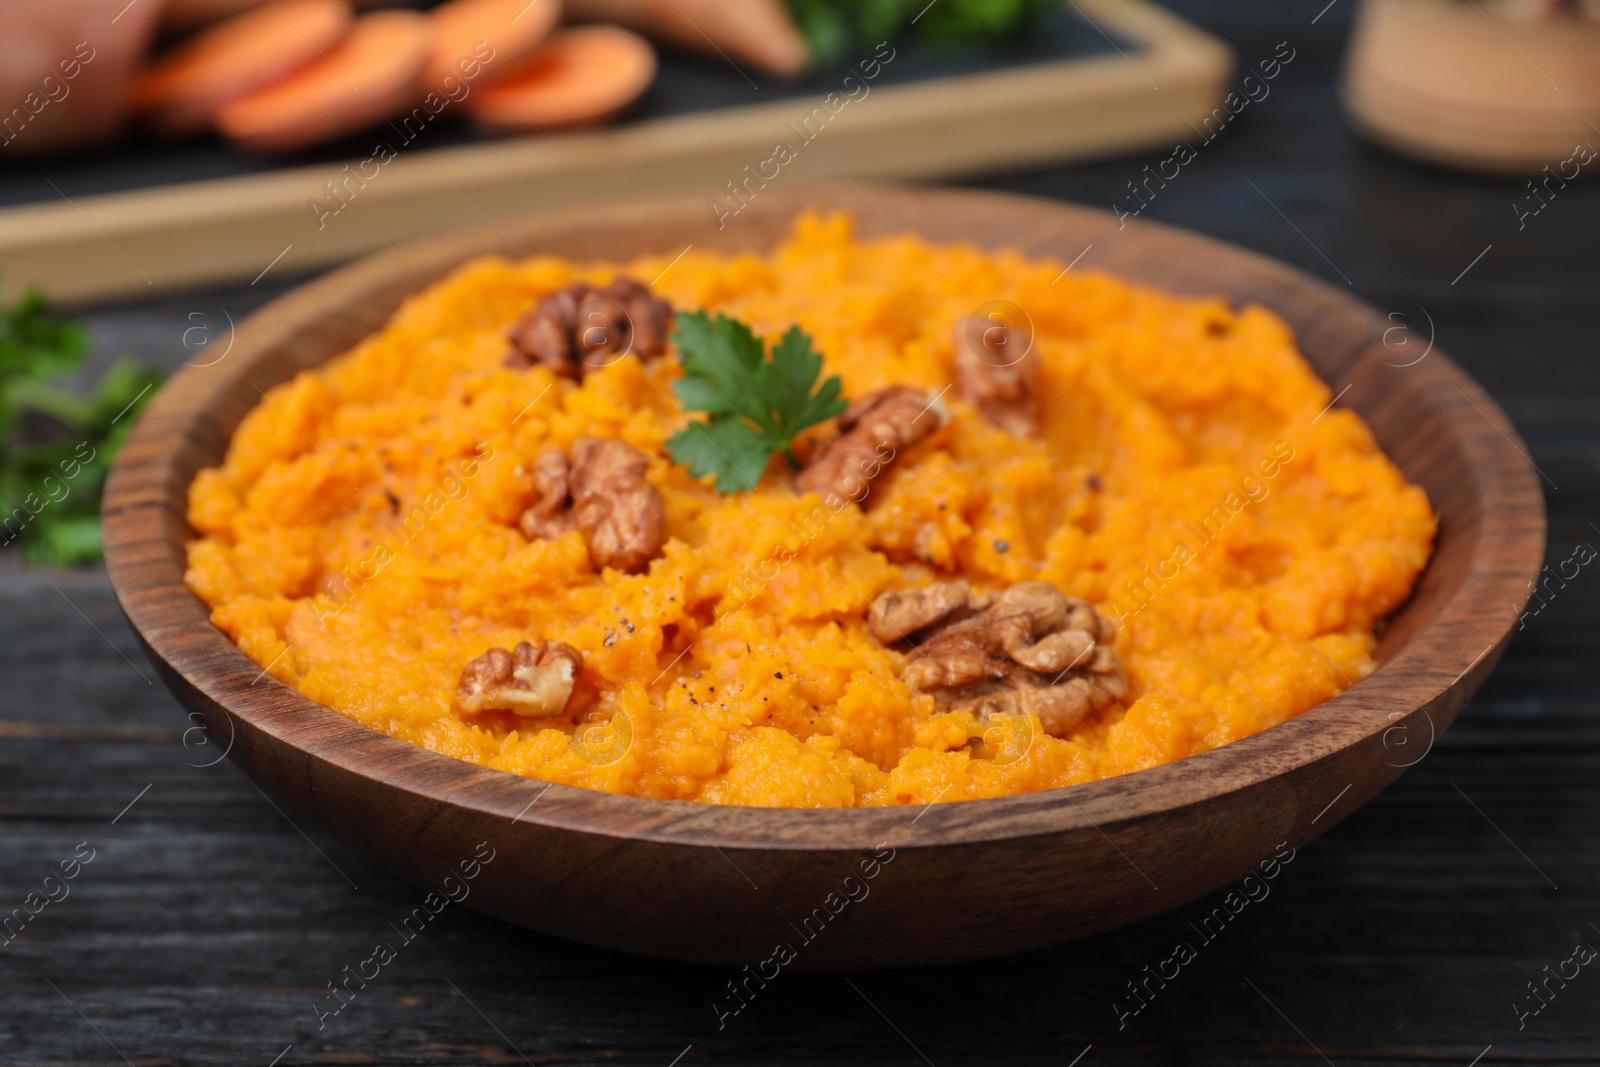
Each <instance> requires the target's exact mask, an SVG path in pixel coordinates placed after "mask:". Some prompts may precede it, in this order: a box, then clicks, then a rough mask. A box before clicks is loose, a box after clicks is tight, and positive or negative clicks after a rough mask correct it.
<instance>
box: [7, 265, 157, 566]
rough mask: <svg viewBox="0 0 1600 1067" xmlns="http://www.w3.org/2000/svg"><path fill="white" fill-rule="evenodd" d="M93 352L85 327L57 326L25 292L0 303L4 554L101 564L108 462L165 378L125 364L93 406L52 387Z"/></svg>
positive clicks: (102, 384)
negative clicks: (15, 551) (9, 549)
mask: <svg viewBox="0 0 1600 1067" xmlns="http://www.w3.org/2000/svg"><path fill="white" fill-rule="evenodd" d="M87 352H88V338H87V335H86V334H85V333H84V331H83V327H81V326H79V325H78V324H77V323H75V322H73V321H71V320H69V319H62V318H56V317H54V316H51V315H49V314H48V313H47V312H46V310H45V305H44V300H43V298H42V297H41V296H40V295H39V294H38V293H36V292H28V293H26V294H24V295H23V296H21V297H19V298H18V299H17V300H16V302H15V303H13V304H11V305H9V306H7V305H5V304H3V303H0V545H8V544H12V543H19V544H20V545H21V546H22V552H23V555H24V557H25V558H27V560H28V561H29V562H33V563H53V564H56V565H58V566H65V565H67V564H72V563H81V562H87V561H91V560H96V559H99V558H100V494H101V491H102V490H103V489H104V487H105V478H106V473H107V472H108V471H109V470H110V467H111V458H112V457H113V456H114V455H116V452H117V448H118V447H119V446H120V445H121V444H122V440H123V438H124V437H126V436H127V434H128V431H129V430H130V429H131V428H132V427H133V423H134V421H135V419H136V417H137V416H138V413H139V409H140V408H142V407H143V406H144V404H146V403H148V402H149V400H150V397H151V395H153V393H154V391H155V390H154V386H155V385H156V384H158V383H159V382H160V381H161V375H160V374H159V373H157V372H156V371H154V370H151V369H149V368H147V367H141V366H138V365H137V364H134V363H130V362H128V361H126V360H124V361H120V362H118V363H116V364H114V365H113V366H112V367H111V368H110V369H109V370H107V371H106V373H105V374H104V376H102V377H101V379H100V381H99V383H98V384H97V385H96V387H95V389H94V391H93V392H92V393H91V394H90V395H89V396H87V397H80V396H77V395H74V394H72V393H69V392H67V391H65V390H63V389H61V388H60V387H58V386H57V385H54V384H52V382H51V379H53V378H56V377H59V376H62V375H65V374H68V373H70V372H72V371H74V370H76V369H77V368H78V367H79V365H80V364H81V363H82V362H83V358H84V356H85V355H86V353H87Z"/></svg>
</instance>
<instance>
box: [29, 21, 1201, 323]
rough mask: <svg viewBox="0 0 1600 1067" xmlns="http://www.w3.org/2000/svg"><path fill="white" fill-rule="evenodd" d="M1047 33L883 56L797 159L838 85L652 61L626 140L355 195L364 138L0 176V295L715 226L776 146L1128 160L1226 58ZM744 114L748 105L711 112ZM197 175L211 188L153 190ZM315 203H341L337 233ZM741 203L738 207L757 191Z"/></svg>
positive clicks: (818, 154)
mask: <svg viewBox="0 0 1600 1067" xmlns="http://www.w3.org/2000/svg"><path fill="white" fill-rule="evenodd" d="M1049 29H1050V32H1049V33H1041V34H1037V35H1033V36H1032V37H1030V38H1029V40H1027V41H1025V42H1021V43H1020V44H1019V45H1017V46H1012V47H1008V48H1006V49H1004V50H1002V49H999V48H997V47H991V48H989V49H982V48H966V49H962V50H959V52H958V53H957V54H956V55H955V56H954V58H952V56H951V54H949V53H944V54H939V53H932V52H931V51H930V50H926V49H920V48H918V47H917V46H914V45H910V44H904V43H903V42H902V43H898V45H896V43H891V45H892V46H897V47H898V51H897V53H896V55H895V59H894V61H892V62H891V63H890V64H888V65H887V66H886V67H884V68H883V74H882V75H881V76H880V77H879V78H878V79H877V80H876V81H875V82H874V83H873V84H872V87H871V90H870V93H869V94H868V95H867V96H865V97H863V98H862V99H860V100H859V101H857V102H854V103H851V104H849V105H847V106H846V107H845V108H844V109H843V110H841V111H840V112H839V113H838V114H837V115H836V116H834V117H833V118H832V120H831V121H829V122H828V123H827V124H826V125H825V126H824V127H823V128H822V131H821V132H820V133H818V134H816V135H815V136H814V139H812V140H810V141H809V142H802V141H801V139H800V138H799V137H797V136H796V134H795V133H794V132H793V130H792V129H791V124H793V125H794V126H796V127H798V125H799V124H800V122H801V120H802V119H803V118H804V117H805V116H806V115H808V114H810V113H811V109H812V108H813V107H814V106H816V105H818V104H819V103H820V102H821V100H822V98H823V97H824V96H825V95H826V94H827V93H828V92H831V91H834V90H835V89H837V88H838V87H839V84H840V82H841V81H842V78H843V76H844V74H846V73H847V72H848V71H847V70H846V69H845V68H843V67H841V68H839V69H837V70H832V71H825V72H821V73H819V74H817V75H815V76H813V77H812V78H810V79H808V80H807V82H805V83H802V84H801V85H798V86H784V85H781V84H778V83H763V82H760V81H759V79H757V78H755V77H749V78H747V77H746V75H745V73H743V72H735V71H734V70H732V69H723V68H721V67H719V66H717V65H715V64H706V63H704V62H699V61H694V62H691V61H686V60H677V59H675V58H674V57H671V56H666V57H664V59H663V69H662V76H661V78H660V79H659V80H658V83H657V85H656V86H655V87H654V88H653V89H652V95H651V96H650V97H648V98H647V99H646V100H645V101H644V102H643V103H642V106H641V108H640V109H639V110H638V111H637V112H636V113H635V115H634V117H633V118H632V119H631V120H629V121H627V122H626V123H623V124H621V125H618V126H615V127H611V128H607V129H602V130H595V131H588V132H580V133H568V134H560V135H544V136H526V137H516V138H511V139H500V140H473V139H472V138H473V135H472V134H470V133H469V132H467V131H465V130H464V129H458V130H457V131H455V132H454V133H447V132H446V131H444V130H440V131H439V132H440V133H441V134H445V135H446V136H453V137H454V138H455V139H456V141H457V142H458V143H454V144H449V145H446V146H443V147H432V148H424V147H422V144H423V141H424V140H425V139H419V140H418V142H417V144H416V145H415V146H409V147H408V146H406V144H405V142H404V141H401V140H400V138H399V137H398V135H396V136H394V137H390V141H391V143H398V144H399V145H400V147H399V150H398V153H397V158H395V159H393V160H392V161H390V162H388V163H387V164H385V165H383V166H381V167H378V168H377V174H376V176H375V177H373V178H371V180H368V181H364V182H359V181H348V180H346V175H347V173H349V172H347V171H346V170H345V167H346V166H347V165H352V172H355V171H357V168H356V167H354V166H353V165H354V164H356V163H358V162H359V161H360V160H362V159H365V158H368V157H370V156H371V154H372V151H371V147H370V139H369V140H363V141H357V142H352V143H351V144H349V145H346V146H343V148H342V150H339V151H336V152H334V153H330V154H328V155H327V156H326V157H325V158H323V159H322V160H320V161H319V162H316V163H314V164H310V165H306V164H305V163H304V162H301V163H299V164H298V165H294V166H289V167H278V168H274V169H268V168H266V167H265V166H263V165H259V164H256V163H252V162H250V161H247V160H244V159H242V158H240V157H238V156H235V155H232V154H231V153H228V152H226V151H225V150H224V149H222V148H221V146H219V145H215V144H213V145H200V146H185V147H175V148H150V147H145V148H140V147H139V146H137V145H133V146H130V147H128V148H125V149H123V150H122V151H120V152H118V153H113V154H111V155H110V156H109V157H96V158H94V159H91V160H85V161H82V162H80V163H78V164H76V165H73V164H63V163H59V162H58V163H55V164H51V165H31V166H28V167H24V168H21V169H20V170H19V169H17V168H12V169H11V170H10V171H9V172H8V174H7V175H5V176H3V177H0V202H3V203H9V205H10V206H7V207H4V208H0V275H3V276H4V278H5V281H6V284H7V285H8V286H16V285H19V284H36V285H39V286H41V287H42V288H43V289H44V290H45V291H46V292H47V293H48V294H49V295H50V296H51V297H52V298H54V299H55V300H57V301H58V302H68V303H70V302H81V301H87V300H95V299H104V298H116V297H126V296H133V295H137V294H139V293H148V292H151V291H153V290H155V289H158V288H174V287H181V286H192V285H199V284H216V283H220V282H229V281H241V280H245V281H248V280H251V279H255V278H258V277H260V276H262V275H263V274H264V273H265V272H266V271H268V270H272V271H276V272H292V271H304V270H307V269H311V268H316V267H321V266H325V265H328V264H331V263H337V262H340V261H343V260H346V259H349V258H350V257H352V256H356V255H359V254H361V253H364V252H368V251H371V250H373V249H375V248H379V247H382V246H384V245H387V244H391V243H393V242H394V241H396V240H400V239H404V238H408V237H415V236H418V235H421V234H426V233H431V232H435V231H439V230H447V229H452V228H458V227H461V226H465V225H482V224H483V223H484V222H485V221H496V220H502V219H506V218H510V217H512V216H514V215H517V214H519V213H524V212H527V211H528V210H530V209H535V208H540V209H545V208H552V207H558V206H564V205H569V204H574V203H578V202H581V201H586V200H592V199H597V198H603V197H614V196H618V195H633V194H644V193H660V192H669V191H676V192H687V193H700V194H701V195H703V196H704V197H705V198H706V200H707V202H708V206H707V218H715V217H716V213H715V211H714V209H713V208H712V207H710V206H709V205H710V203H711V202H712V201H713V200H714V199H716V198H723V202H724V203H725V204H726V205H728V206H730V207H735V206H737V205H738V201H736V200H733V199H731V197H730V194H729V190H728V186H727V183H729V182H734V181H739V182H743V181H744V180H745V178H746V171H745V169H744V168H745V167H746V166H747V165H748V166H749V167H751V168H752V170H753V169H754V168H756V167H757V165H759V164H760V163H761V162H762V161H764V160H767V159H769V158H770V157H771V156H772V155H773V149H774V145H775V144H776V142H778V141H780V140H781V141H785V142H787V143H789V144H791V145H793V146H795V149H796V151H795V158H794V160H793V161H792V162H790V163H788V164H786V165H784V166H782V168H781V170H780V172H779V176H778V177H777V178H776V179H774V180H773V181H772V182H770V183H768V184H769V185H776V186H784V185H790V186H798V185H800V184H803V183H806V182H812V181H816V180H819V179H826V178H840V177H850V178H932V177H944V176H951V175H956V174H961V173H970V172H974V171H979V170H994V169H998V168H1005V167H1022V166H1027V165H1030V164H1038V163H1044V162H1047V161H1059V160H1064V159H1076V158H1084V157H1089V156H1095V155H1105V154H1109V153H1115V152H1126V151H1132V150H1135V149H1139V148H1145V147H1149V146H1152V145H1159V144H1162V143H1163V142H1165V141H1166V140H1168V139H1169V138H1174V137H1179V136H1186V135H1188V134H1189V132H1190V131H1191V123H1198V122H1200V121H1201V120H1202V119H1203V118H1205V117H1206V116H1207V115H1208V114H1209V113H1210V112H1211V109H1212V108H1213V107H1215V106H1216V105H1217V104H1218V102H1219V101H1220V100H1221V97H1222V93H1223V91H1224V89H1225V83H1226V81H1227V79H1228V78H1229V76H1230V75H1231V72H1232V68H1233V57H1232V53H1231V52H1230V51H1229V49H1228V48H1227V47H1226V46H1225V45H1223V44H1222V43H1221V42H1219V41H1217V40H1216V39H1215V38H1213V37H1211V36H1209V35H1207V34H1205V33H1203V32H1201V31H1199V30H1197V29H1195V28H1194V27H1192V26H1190V25H1189V24H1188V23H1186V22H1184V21H1183V20H1181V19H1179V18H1178V17H1176V16H1175V15H1172V14H1170V13H1168V12H1167V11H1165V10H1163V9H1161V8H1159V7H1157V6H1155V5H1153V4H1150V3H1147V2H1145V0H1066V4H1065V7H1064V9H1063V15H1062V17H1061V18H1060V19H1059V20H1057V22H1056V23H1055V24H1053V25H1052V26H1051V27H1049ZM870 56H871V50H868V52H867V53H866V54H865V55H864V56H863V57H861V58H870ZM719 79H720V80H719ZM747 83H748V84H747ZM745 97H748V98H750V99H752V100H759V101H761V102H757V103H740V104H738V105H737V106H718V105H725V103H726V101H728V100H730V99H733V100H738V99H742V98H745ZM383 136H385V137H388V136H389V135H388V134H384V135H383ZM434 143H435V144H437V143H438V142H437V141H435V142H434ZM372 170H373V168H372V167H370V166H369V167H368V168H367V173H371V172H372ZM197 172H199V173H205V174H208V175H218V176H212V177H208V178H207V180H202V181H194V180H187V181H182V182H181V183H179V184H170V183H171V182H172V181H173V180H174V179H175V178H188V179H192V178H193V177H194V176H195V174H196V173H197ZM769 173H770V168H769ZM357 177H358V178H359V172H357ZM329 182H343V183H344V184H343V188H344V189H345V190H346V192H345V194H344V196H343V199H344V201H345V203H344V206H343V208H342V209H341V210H339V211H338V213H337V214H336V215H329V214H328V208H329V207H332V206H336V205H338V204H339V203H340V200H338V199H335V198H334V197H333V196H332V195H331V194H330V192H329V186H328V185H327V183H329ZM129 184H133V185H143V186H145V187H142V188H128V185H129ZM743 188H745V189H747V190H749V191H750V192H747V193H746V197H747V199H750V198H751V197H752V195H753V197H759V196H760V194H761V192H762V189H761V187H760V185H759V184H755V183H752V184H750V185H747V186H743ZM23 200H31V201H32V202H25V203H19V201H23ZM317 203H321V204H322V205H323V208H322V210H320V211H319V210H317V209H315V208H314V207H313V206H312V205H313V204H317Z"/></svg>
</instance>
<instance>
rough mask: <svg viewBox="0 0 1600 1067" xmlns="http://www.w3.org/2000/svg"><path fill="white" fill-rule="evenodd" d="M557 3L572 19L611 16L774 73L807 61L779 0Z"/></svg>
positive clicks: (792, 72) (665, 39)
mask: <svg viewBox="0 0 1600 1067" xmlns="http://www.w3.org/2000/svg"><path fill="white" fill-rule="evenodd" d="M563 8H564V9H565V11H566V15H567V18H568V19H569V20H571V21H574V22H615V23H618V24H620V25H623V26H627V27H629V28H630V29H635V30H638V31H639V32H640V33H643V34H646V35H647V36H649V37H652V38H654V39H655V40H657V41H660V42H661V43H662V44H666V45H671V46H672V47H674V48H683V49H687V50H688V51H691V52H698V53H700V54H701V55H706V56H709V57H711V58H712V59H725V60H731V61H732V62H734V63H735V64H739V63H748V64H750V65H751V66H754V67H755V68H756V69H757V70H761V71H765V72H766V73H768V74H774V75H776V76H778V77H780V78H795V77H799V76H800V75H801V74H803V73H805V70H806V68H807V67H808V66H810V64H811V53H810V50H809V49H808V48H807V47H806V42H805V38H804V37H802V36H801V35H800V31H799V30H798V29H797V28H796V27H795V24H794V20H793V19H791V18H790V17H789V11H788V8H787V7H786V6H785V5H784V3H783V0H564V3H563Z"/></svg>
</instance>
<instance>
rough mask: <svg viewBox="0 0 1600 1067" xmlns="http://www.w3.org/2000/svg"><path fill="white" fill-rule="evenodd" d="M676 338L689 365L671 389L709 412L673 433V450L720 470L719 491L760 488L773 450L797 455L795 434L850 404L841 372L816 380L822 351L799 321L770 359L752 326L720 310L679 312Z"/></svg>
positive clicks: (689, 461)
mask: <svg viewBox="0 0 1600 1067" xmlns="http://www.w3.org/2000/svg"><path fill="white" fill-rule="evenodd" d="M672 340H673V343H674V344H676V345H677V346H678V359H679V361H680V362H681V363H682V364H683V371H684V373H683V377H681V378H679V379H678V380H677V381H676V382H673V383H672V390H673V392H675V393H677V394H678V400H679V401H680V402H681V403H682V404H683V406H684V408H685V409H686V410H689V411H701V412H705V413H706V415H707V416H709V417H708V418H707V419H706V420H705V421H704V422H691V423H690V424H689V425H688V426H686V427H684V428H683V429H682V430H680V431H678V432H677V433H675V434H673V435H672V437H671V438H670V439H669V440H668V441H667V451H669V452H670V453H672V458H673V459H676V460H677V461H678V462H679V463H682V464H684V465H685V466H687V467H688V468H689V473H690V474H693V475H694V476H695V477H700V476H701V475H705V474H715V475H716V476H717V480H716V487H717V492H719V493H737V492H740V491H742V490H746V489H753V488H755V485H756V483H757V482H759V481H760V480H761V475H762V473H763V472H764V471H766V469H767V461H768V460H769V459H771V458H772V454H773V453H774V452H780V451H781V452H784V453H786V454H787V455H788V456H789V460H790V462H793V461H794V454H793V453H792V452H791V451H790V449H791V448H792V447H793V445H794V439H795V437H796V436H798V435H799V434H800V433H801V432H803V431H805V430H806V429H809V428H810V427H812V426H815V425H817V424H818V423H821V422H826V421H827V420H828V419H831V418H833V417H834V416H836V415H839V414H841V413H842V412H843V411H844V409H845V403H844V401H843V400H842V399H841V398H840V393H841V392H842V390H843V383H841V382H840V381H839V378H838V377H837V376H834V377H830V378H828V379H826V380H825V381H823V382H822V383H821V385H820V386H818V385H817V378H818V377H819V376H820V375H821V374H822V355H821V353H819V352H815V351H813V350H812V348H811V338H810V337H808V336H807V335H806V334H805V333H804V331H802V330H801V329H800V327H798V326H791V327H789V331H788V332H787V333H785V334H784V335H783V337H782V338H781V339H780V340H779V341H778V343H777V344H776V345H774V346H773V349H772V354H771V357H770V358H768V357H767V356H766V354H765V353H764V352H763V350H762V344H761V339H760V338H758V337H756V335H755V334H754V333H752V332H751V330H750V327H748V326H746V325H745V324H744V323H742V322H740V321H739V320H738V319H732V318H729V317H728V316H726V315H723V314H721V313H720V312H719V313H718V314H717V317H716V318H714V319H713V318H712V317H711V316H709V315H707V314H706V313H705V312H704V311H680V312H678V315H677V320H676V323H675V325H674V328H673V331H672ZM814 386H816V390H815V392H813V391H812V390H813V387H814Z"/></svg>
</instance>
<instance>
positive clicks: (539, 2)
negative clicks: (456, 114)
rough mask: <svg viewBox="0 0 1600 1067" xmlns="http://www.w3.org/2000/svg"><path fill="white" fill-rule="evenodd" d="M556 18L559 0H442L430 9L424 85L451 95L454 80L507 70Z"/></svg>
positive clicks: (538, 39) (523, 55) (559, 15)
mask: <svg viewBox="0 0 1600 1067" xmlns="http://www.w3.org/2000/svg"><path fill="white" fill-rule="evenodd" d="M560 17H561V0H445V3H443V4H440V5H439V6H438V7H436V8H434V9H433V10H432V11H430V12H428V20H429V21H430V22H432V23H433V58H432V59H431V60H430V61H429V63H428V75H427V77H428V87H429V88H431V89H435V90H437V91H439V92H442V93H445V94H447V95H450V96H452V97H454V96H456V95H458V94H457V92H452V89H453V87H454V86H455V85H456V84H459V83H461V82H464V81H469V80H471V79H473V78H476V77H479V76H480V75H481V73H482V71H483V70H488V71H491V72H493V73H496V74H498V73H500V72H501V71H506V70H510V69H511V68H512V67H514V66H515V65H516V64H517V63H518V62H520V61H521V60H522V59H523V57H525V56H526V55H527V54H528V53H529V52H532V51H533V50H534V49H535V48H537V47H538V46H539V44H540V42H542V41H543V40H544V39H545V38H546V37H548V36H550V31H551V29H553V28H554V27H555V24H556V21H557V20H558V19H560ZM447 78H449V79H452V80H451V81H449V82H447V81H446V80H445V79H447ZM486 80H487V79H486Z"/></svg>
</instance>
